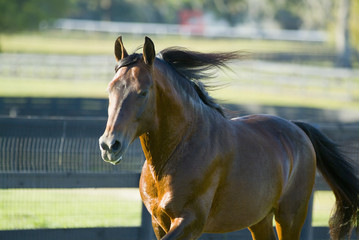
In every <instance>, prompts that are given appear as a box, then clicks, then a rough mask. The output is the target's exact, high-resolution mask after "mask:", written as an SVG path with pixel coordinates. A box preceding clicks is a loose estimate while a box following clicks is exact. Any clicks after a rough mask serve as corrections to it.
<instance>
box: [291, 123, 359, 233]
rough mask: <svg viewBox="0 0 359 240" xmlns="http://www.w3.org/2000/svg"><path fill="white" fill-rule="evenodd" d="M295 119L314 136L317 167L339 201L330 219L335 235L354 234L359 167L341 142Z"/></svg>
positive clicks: (358, 203)
mask: <svg viewBox="0 0 359 240" xmlns="http://www.w3.org/2000/svg"><path fill="white" fill-rule="evenodd" d="M294 123H295V124H296V125H297V126H298V127H300V128H301V129H302V130H303V131H304V132H305V133H306V134H307V136H308V137H309V138H310V140H311V142H312V144H313V146H314V149H315V153H316V158H317V167H318V169H319V171H320V172H321V174H322V175H323V177H324V179H325V180H326V182H327V183H328V184H329V186H330V187H331V189H332V190H333V192H334V195H335V198H336V203H335V208H334V211H333V212H332V216H331V217H330V220H329V227H330V235H331V237H332V239H342V238H344V237H345V236H350V234H351V231H352V229H353V228H356V230H357V233H358V230H359V227H358V222H359V179H358V177H357V176H356V173H358V169H356V168H355V167H356V166H354V165H353V164H351V163H350V161H349V159H348V158H347V157H346V156H345V155H344V154H343V153H342V152H341V151H340V149H339V146H338V145H337V144H335V143H334V142H333V141H331V140H330V139H329V138H327V137H326V136H325V135H324V134H323V133H321V132H320V131H319V130H318V129H316V128H315V127H313V126H311V125H310V124H307V123H303V122H296V121H294Z"/></svg>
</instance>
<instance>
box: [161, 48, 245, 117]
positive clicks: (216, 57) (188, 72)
mask: <svg viewBox="0 0 359 240" xmlns="http://www.w3.org/2000/svg"><path fill="white" fill-rule="evenodd" d="M158 58H159V59H162V60H163V61H165V62H166V63H168V64H169V65H171V66H172V67H173V68H174V70H175V71H176V72H177V73H178V74H180V75H181V76H183V77H184V78H182V79H185V80H187V81H186V83H185V84H190V86H192V88H193V89H194V90H195V92H196V93H197V94H198V96H199V98H200V99H201V100H202V101H203V103H205V104H206V105H208V106H209V107H211V108H213V109H215V110H217V111H218V112H219V113H220V114H221V115H222V116H223V117H224V116H225V115H224V112H223V109H222V107H221V106H220V105H219V104H217V103H216V100H215V99H214V98H212V97H211V96H210V95H209V94H208V91H207V88H208V87H207V86H206V85H205V84H203V82H202V81H201V80H202V79H205V78H211V77H213V75H214V72H213V71H210V70H214V69H218V68H226V67H227V65H226V62H227V61H230V60H233V59H239V58H240V54H239V52H228V53H200V52H194V51H188V50H186V49H183V48H174V47H171V48H167V49H164V50H163V51H161V52H160V53H159V54H158Z"/></svg>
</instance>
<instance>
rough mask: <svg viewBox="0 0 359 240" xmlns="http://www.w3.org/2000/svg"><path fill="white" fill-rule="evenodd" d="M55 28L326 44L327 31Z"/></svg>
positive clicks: (74, 24) (77, 24)
mask: <svg viewBox="0 0 359 240" xmlns="http://www.w3.org/2000/svg"><path fill="white" fill-rule="evenodd" d="M54 28H56V29H62V30H69V31H72V30H78V31H89V32H110V33H122V34H123V33H128V34H139V35H145V34H154V35H183V36H203V37H211V38H218V37H221V38H222V37H224V38H248V39H268V40H284V41H305V42H325V41H327V40H328V36H327V34H326V33H325V32H324V31H310V30H281V29H258V28H249V27H243V26H236V27H229V26H218V25H217V26H213V25H179V24H161V23H134V22H109V21H94V20H77V19H59V20H57V21H56V22H55V23H54Z"/></svg>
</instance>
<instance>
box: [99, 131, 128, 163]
mask: <svg viewBox="0 0 359 240" xmlns="http://www.w3.org/2000/svg"><path fill="white" fill-rule="evenodd" d="M99 146H100V150H101V156H102V159H103V160H104V161H105V162H109V163H111V164H114V165H115V164H118V163H120V161H121V159H122V155H123V154H124V150H125V149H124V147H123V144H122V143H121V141H120V140H118V139H115V138H113V137H112V138H110V137H106V136H101V137H100V139H99Z"/></svg>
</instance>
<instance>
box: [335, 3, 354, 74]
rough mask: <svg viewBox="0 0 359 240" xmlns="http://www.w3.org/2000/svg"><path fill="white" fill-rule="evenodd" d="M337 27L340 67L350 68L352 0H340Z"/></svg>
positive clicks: (338, 61)
mask: <svg viewBox="0 0 359 240" xmlns="http://www.w3.org/2000/svg"><path fill="white" fill-rule="evenodd" d="M337 18H338V20H337V28H336V46H337V56H338V57H337V63H336V65H337V66H339V67H347V68H350V67H351V66H352V64H351V48H350V31H349V19H350V0H339V6H338V16H337Z"/></svg>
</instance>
